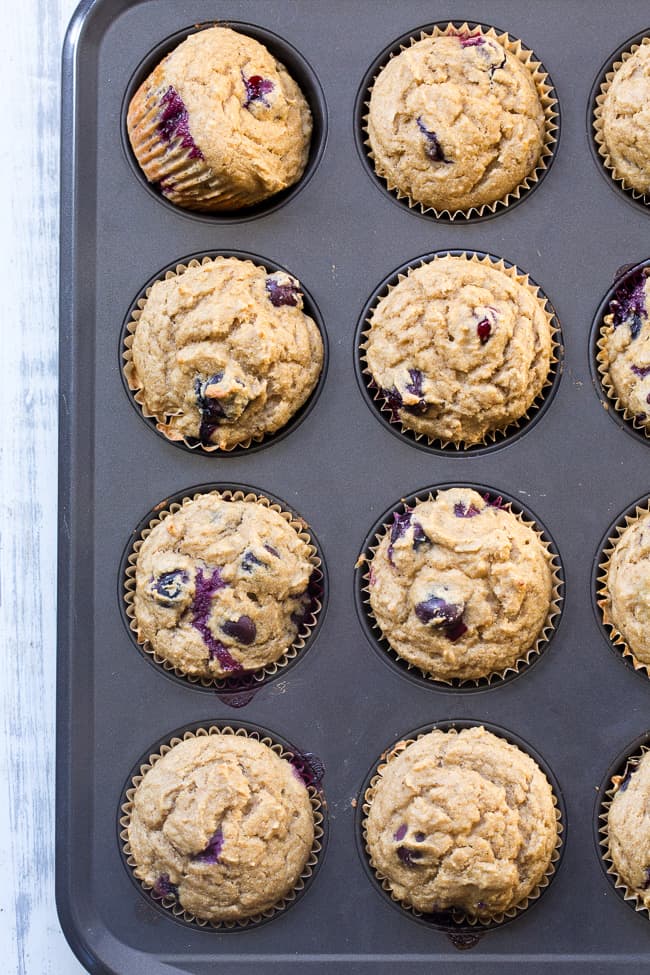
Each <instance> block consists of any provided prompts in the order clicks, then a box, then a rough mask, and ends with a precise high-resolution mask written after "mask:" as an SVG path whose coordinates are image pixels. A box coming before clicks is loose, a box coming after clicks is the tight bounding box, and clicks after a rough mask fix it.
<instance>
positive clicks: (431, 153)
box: [416, 115, 452, 163]
mask: <svg viewBox="0 0 650 975" xmlns="http://www.w3.org/2000/svg"><path fill="white" fill-rule="evenodd" d="M416 122H417V126H418V128H419V130H420V132H421V133H422V135H423V136H424V139H425V143H424V152H425V154H426V156H427V158H428V159H430V160H431V162H441V163H451V162H452V160H451V159H447V158H446V156H445V154H444V151H443V148H442V146H441V145H440V140H439V139H438V136H437V135H436V133H435V132H433V131H432V130H431V129H428V128H427V127H426V125H425V124H424V122H423V121H422V116H421V115H419V116H418V117H417V119H416Z"/></svg>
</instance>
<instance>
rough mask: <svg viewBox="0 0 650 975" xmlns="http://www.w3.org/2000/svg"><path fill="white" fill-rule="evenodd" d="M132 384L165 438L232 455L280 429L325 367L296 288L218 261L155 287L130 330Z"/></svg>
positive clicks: (242, 264) (249, 267)
mask: <svg viewBox="0 0 650 975" xmlns="http://www.w3.org/2000/svg"><path fill="white" fill-rule="evenodd" d="M132 361H133V376H132V378H131V382H132V385H134V386H135V387H136V388H139V389H140V397H141V399H142V401H143V406H144V409H145V411H146V412H147V413H148V414H149V415H154V416H156V418H157V419H158V426H159V428H160V429H161V430H162V431H163V432H164V433H165V434H166V435H167V436H168V437H170V439H172V440H179V439H182V438H190V439H198V440H199V441H200V442H201V443H202V444H204V445H205V446H210V445H217V446H218V447H220V448H221V449H230V448H232V447H234V446H236V445H237V444H247V443H249V442H250V440H251V439H252V438H259V437H261V436H262V435H264V434H270V433H274V432H275V431H277V430H279V429H280V428H281V427H283V426H284V425H285V424H286V423H287V422H288V421H289V420H290V419H291V417H292V416H293V415H294V414H295V412H296V411H297V410H298V409H299V408H300V407H301V406H302V405H303V403H304V402H305V401H306V400H307V399H308V397H309V395H310V394H311V392H312V391H313V390H314V388H315V386H316V384H317V382H318V378H319V376H320V372H321V369H322V366H323V340H322V338H321V334H320V331H319V329H318V326H317V325H316V323H315V322H314V321H313V319H312V318H310V317H309V315H307V314H305V312H304V311H303V300H302V294H301V292H300V285H299V283H298V281H297V280H296V279H295V278H292V277H290V275H288V274H285V273H283V272H280V271H276V272H274V273H272V274H269V273H268V272H267V270H266V268H263V267H260V266H258V265H256V264H253V263H252V261H242V260H239V259H238V258H234V257H218V258H216V259H214V260H212V261H209V262H206V263H204V264H201V265H200V266H199V267H190V268H188V269H187V270H186V271H184V272H183V273H182V274H180V275H176V276H173V277H170V278H168V279H167V280H164V281H156V283H155V284H154V285H153V287H152V288H151V291H150V293H149V296H148V298H147V300H146V304H145V306H144V308H143V309H142V312H141V315H140V318H139V320H138V321H137V323H136V325H135V334H134V337H133V345H132Z"/></svg>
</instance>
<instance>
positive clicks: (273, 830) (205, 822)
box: [127, 735, 314, 922]
mask: <svg viewBox="0 0 650 975" xmlns="http://www.w3.org/2000/svg"><path fill="white" fill-rule="evenodd" d="M127 835H128V843H129V846H130V850H131V856H132V857H133V860H134V861H135V865H136V866H135V874H136V876H137V877H138V879H139V880H142V881H144V883H146V884H149V885H151V886H152V887H153V891H154V894H155V895H156V896H158V897H162V898H173V899H174V900H175V901H176V902H177V904H179V905H180V906H181V907H182V908H183V909H184V910H185V911H187V912H188V913H190V914H192V915H194V916H195V917H197V918H201V919H204V920H206V921H213V922H219V921H239V920H243V919H245V918H250V917H253V916H255V915H257V914H259V913H261V912H262V911H266V910H268V909H269V908H270V907H273V906H274V905H276V904H278V902H279V901H282V898H283V897H285V896H286V895H287V894H288V893H289V892H290V891H291V890H292V889H293V888H294V887H295V886H296V884H297V882H298V880H299V878H300V875H301V873H302V871H303V870H304V868H305V864H306V863H307V860H308V858H309V854H310V851H311V847H312V844H313V841H314V817H313V813H312V809H311V804H310V800H309V794H308V792H307V789H306V787H305V785H304V783H303V782H302V780H301V778H300V776H299V775H298V774H297V773H296V770H295V769H294V768H293V766H292V765H290V763H289V762H288V761H286V760H285V759H283V758H280V757H279V756H278V755H276V754H275V752H274V751H272V749H271V748H269V747H268V746H267V745H265V744H262V743H261V742H259V741H256V740H255V739H253V738H246V737H242V736H240V735H208V736H203V737H193V738H187V739H186V740H184V741H182V742H180V743H179V744H176V745H174V746H173V747H172V748H171V749H170V750H169V751H168V752H167V753H166V754H164V755H163V756H162V757H161V758H159V759H158V760H157V761H156V762H155V763H154V764H153V766H152V767H151V769H149V771H147V772H146V773H145V774H144V776H143V778H142V780H141V781H140V783H139V784H138V786H137V788H136V789H135V794H134V796H133V805H132V810H131V813H130V818H129V823H128V827H127Z"/></svg>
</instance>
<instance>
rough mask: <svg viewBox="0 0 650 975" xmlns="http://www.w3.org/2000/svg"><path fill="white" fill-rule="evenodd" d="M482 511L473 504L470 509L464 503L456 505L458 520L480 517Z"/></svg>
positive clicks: (459, 502) (458, 502) (455, 512)
mask: <svg viewBox="0 0 650 975" xmlns="http://www.w3.org/2000/svg"><path fill="white" fill-rule="evenodd" d="M480 513H481V512H480V509H479V508H477V507H476V505H475V504H474V502H472V503H471V504H470V505H469V507H468V506H467V505H466V504H465V503H464V502H463V501H457V502H456V504H455V505H454V514H455V515H456V517H457V518H474V516H475V515H480Z"/></svg>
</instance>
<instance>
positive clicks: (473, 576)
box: [368, 488, 553, 680]
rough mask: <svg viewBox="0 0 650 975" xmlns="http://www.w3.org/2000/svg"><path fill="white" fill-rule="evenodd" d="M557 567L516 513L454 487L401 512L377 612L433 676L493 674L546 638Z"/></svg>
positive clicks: (385, 545)
mask: <svg viewBox="0 0 650 975" xmlns="http://www.w3.org/2000/svg"><path fill="white" fill-rule="evenodd" d="M550 562H551V556H550V554H549V552H548V551H547V549H546V548H545V547H544V545H543V544H542V542H541V541H540V539H539V538H538V536H537V535H536V534H535V532H534V531H533V529H532V528H531V527H529V526H527V525H524V524H522V522H521V521H519V519H518V518H516V517H515V515H513V514H512V513H511V512H510V511H508V510H506V509H504V508H501V507H497V506H496V505H492V504H490V503H489V502H487V501H486V500H485V499H484V498H482V497H481V495H480V494H478V493H477V492H476V491H473V490H471V489H469V488H451V489H449V490H445V491H439V492H438V494H437V496H436V498H435V500H433V501H423V502H421V503H419V504H417V505H416V506H415V507H414V508H413V509H412V510H407V511H406V512H405V513H404V514H403V515H399V514H396V515H394V523H393V525H392V526H391V528H390V529H389V530H388V531H386V533H385V534H384V536H383V538H382V539H381V541H380V543H379V545H378V547H377V549H376V551H375V553H374V555H373V557H372V561H371V562H370V569H369V582H368V591H369V600H370V606H371V609H372V613H373V615H374V617H375V620H376V621H377V623H378V625H379V627H380V629H381V631H382V633H383V635H384V637H385V638H386V640H388V642H389V644H390V646H391V648H392V649H393V650H394V651H395V652H396V653H397V654H399V656H400V657H402V658H403V659H404V660H407V661H408V662H409V663H411V664H414V665H415V666H416V667H419V668H420V669H421V670H422V671H424V672H425V673H427V674H429V675H430V676H431V677H433V678H434V679H439V680H452V679H462V680H465V679H468V680H472V679H479V678H481V677H488V676H490V675H491V674H500V673H502V672H503V671H505V670H506V669H508V668H509V667H512V666H514V665H515V664H516V662H517V661H518V660H520V659H523V658H524V657H525V656H526V654H527V653H528V651H529V650H531V649H533V648H534V646H535V643H536V641H537V639H538V638H539V637H540V635H541V633H542V631H543V628H544V625H545V623H546V621H547V620H548V617H549V611H550V606H551V602H552V595H553V575H552V570H551V565H550Z"/></svg>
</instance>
